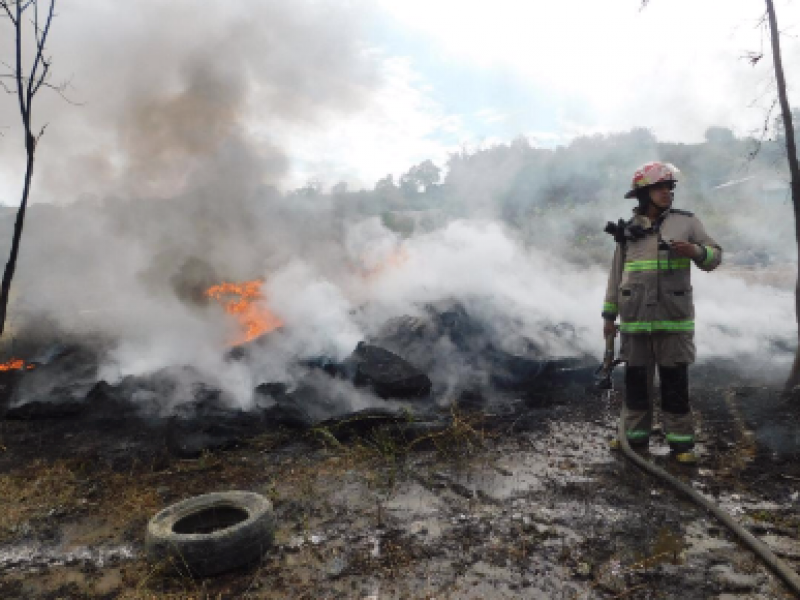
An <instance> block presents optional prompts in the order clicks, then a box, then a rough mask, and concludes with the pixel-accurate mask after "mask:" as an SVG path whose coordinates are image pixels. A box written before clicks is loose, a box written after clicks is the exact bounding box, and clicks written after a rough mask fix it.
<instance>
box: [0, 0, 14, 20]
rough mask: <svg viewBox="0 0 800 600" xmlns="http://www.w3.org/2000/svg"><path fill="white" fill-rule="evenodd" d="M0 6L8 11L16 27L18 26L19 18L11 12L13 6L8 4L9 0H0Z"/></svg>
mask: <svg viewBox="0 0 800 600" xmlns="http://www.w3.org/2000/svg"><path fill="white" fill-rule="evenodd" d="M0 6H2V7H3V10H5V11H6V14H7V15H8V18H9V19H11V22H12V23H13V24H14V27H16V26H17V20H16V19H15V18H14V13H12V12H11V7H10V6H9V5H8V2H5V1H4V0H3V1H0Z"/></svg>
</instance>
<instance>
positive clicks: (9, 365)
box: [0, 358, 36, 372]
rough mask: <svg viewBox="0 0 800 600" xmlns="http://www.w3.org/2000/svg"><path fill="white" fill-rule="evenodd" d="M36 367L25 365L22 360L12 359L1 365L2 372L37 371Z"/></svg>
mask: <svg viewBox="0 0 800 600" xmlns="http://www.w3.org/2000/svg"><path fill="white" fill-rule="evenodd" d="M35 368H36V365H32V364H27V365H26V364H25V361H24V360H22V359H21V358H12V359H11V360H10V361H8V362H5V363H2V364H0V372H3V371H25V370H28V371H29V370H31V369H35Z"/></svg>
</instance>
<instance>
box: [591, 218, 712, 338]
mask: <svg viewBox="0 0 800 600" xmlns="http://www.w3.org/2000/svg"><path fill="white" fill-rule="evenodd" d="M629 225H639V226H640V227H642V229H643V230H644V231H645V235H644V237H641V238H640V239H629V240H628V241H627V243H626V244H625V245H624V247H623V245H621V244H617V248H616V250H615V251H614V262H613V264H612V266H611V273H610V274H609V277H608V288H607V290H606V297H605V302H604V303H603V318H605V319H609V320H615V319H616V318H617V315H619V318H620V331H621V332H622V333H634V334H636V333H638V334H646V333H662V332H668V333H692V332H693V331H694V301H693V298H692V283H691V263H692V262H694V263H695V264H696V265H697V266H698V267H700V268H701V269H703V270H704V271H713V270H714V269H715V268H717V266H718V265H719V263H720V261H721V260H722V248H721V247H720V245H719V244H717V243H716V242H715V241H714V240H713V239H712V238H711V237H710V236H709V235H708V234H707V233H706V230H705V228H704V227H703V224H702V223H701V222H700V220H699V219H698V218H697V217H695V216H694V215H693V214H692V213H690V212H688V211H684V210H675V209H667V210H666V211H664V213H662V215H661V216H660V217H659V218H658V219H657V220H656V221H655V222H651V221H650V219H648V218H647V217H646V216H644V215H640V214H638V212H637V210H636V209H634V216H633V218H632V219H631V220H630V221H629ZM662 240H663V241H665V242H670V241H675V242H691V243H694V244H699V245H700V247H701V249H702V250H703V253H702V254H701V256H700V258H698V259H690V258H684V257H680V256H677V255H675V254H674V253H673V252H671V251H669V250H666V249H662V250H659V242H660V241H662Z"/></svg>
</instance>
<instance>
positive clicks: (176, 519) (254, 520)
mask: <svg viewBox="0 0 800 600" xmlns="http://www.w3.org/2000/svg"><path fill="white" fill-rule="evenodd" d="M274 536H275V520H274V517H273V512H272V504H271V503H270V501H269V500H267V499H266V498H264V497H263V496H261V495H259V494H256V493H253V492H243V491H229V492H215V493H211V494H204V495H202V496H195V497H193V498H188V499H186V500H183V501H181V502H178V503H176V504H173V505H172V506H168V507H167V508H165V509H164V510H162V511H161V512H159V513H158V514H157V515H155V516H154V517H153V518H152V519H150V522H149V523H148V524H147V535H146V537H145V550H146V552H147V556H148V558H149V559H150V560H151V561H153V562H154V563H162V562H168V561H171V562H172V563H173V564H174V565H175V567H176V568H179V569H188V570H190V571H191V572H192V573H193V574H195V575H199V576H209V575H216V574H218V573H223V572H225V571H230V570H232V569H236V568H238V567H242V566H245V565H248V564H252V563H254V562H256V561H257V560H258V559H259V558H261V556H262V555H263V554H264V553H265V552H266V550H267V549H268V548H269V547H270V546H271V545H272V543H273V541H274Z"/></svg>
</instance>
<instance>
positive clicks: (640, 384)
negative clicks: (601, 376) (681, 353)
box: [625, 366, 650, 448]
mask: <svg viewBox="0 0 800 600" xmlns="http://www.w3.org/2000/svg"><path fill="white" fill-rule="evenodd" d="M625 406H626V407H627V408H628V409H629V410H635V411H643V410H649V409H650V399H649V397H648V395H647V367H631V366H626V367H625ZM627 436H628V443H629V444H630V445H631V447H633V448H645V447H647V445H648V444H649V443H650V432H649V431H628V432H627Z"/></svg>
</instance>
